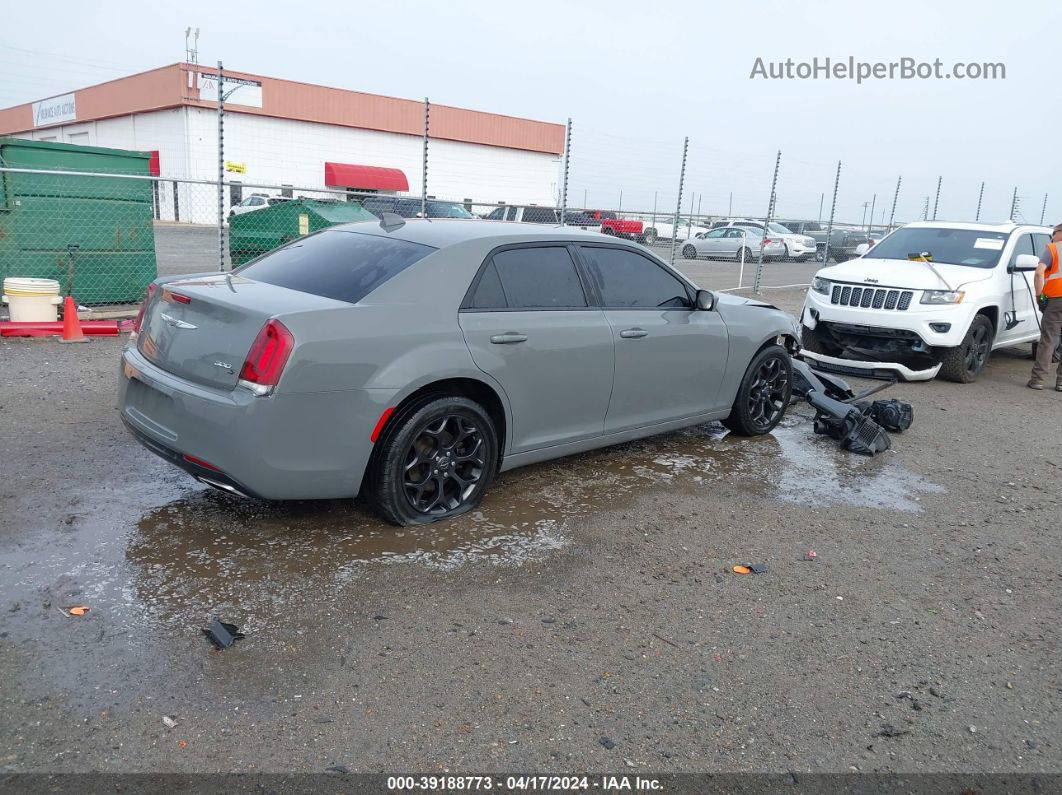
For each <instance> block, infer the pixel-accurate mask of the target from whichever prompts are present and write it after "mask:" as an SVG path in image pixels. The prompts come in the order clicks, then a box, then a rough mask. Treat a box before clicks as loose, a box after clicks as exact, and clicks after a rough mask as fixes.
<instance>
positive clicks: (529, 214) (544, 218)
mask: <svg viewBox="0 0 1062 795" xmlns="http://www.w3.org/2000/svg"><path fill="white" fill-rule="evenodd" d="M559 220H560V219H559V218H558V217H557V211H556V210H548V209H546V208H544V207H527V208H525V209H524V222H525V223H528V224H555V223H558V222H559Z"/></svg>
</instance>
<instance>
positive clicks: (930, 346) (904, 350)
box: [800, 221, 1050, 383]
mask: <svg viewBox="0 0 1062 795" xmlns="http://www.w3.org/2000/svg"><path fill="white" fill-rule="evenodd" d="M1049 235H1050V230H1049V229H1048V228H1047V227H1042V226H1033V225H1024V224H1016V223H1006V224H966V223H944V222H937V221H929V222H919V223H914V224H909V225H908V226H904V227H902V228H900V229H897V230H896V231H894V232H893V233H892V234H890V235H888V236H887V237H885V238H884V239H883V240H882V241H881V242H879V243H877V244H876V245H875V246H874V247H873V248H872V249H869V250H867V247H866V246H865V245H864V246H860V249H862V251H859V252H858V253H860V254H861V256H859V257H858V258H857V259H853V260H849V261H848V262H845V263H842V264H838V265H833V266H831V267H828V268H822V269H821V270H819V271H818V273H816V274H815V278H814V280H813V281H812V284H811V289H810V290H808V294H807V297H806V298H805V299H804V308H803V310H802V312H801V315H800V319H801V325H802V337H803V338H802V343H803V347H804V350H805V352H806V353H807V354H808V355H809V357H810V358H813V359H815V360H817V361H818V362H819V363H820V364H821V365H823V366H824V367H826V368H827V369H834V370H836V371H838V372H846V373H850V374H859V373H862V374H866V375H871V376H874V377H888V376H889V375H890V374H891V375H897V376H899V377H900V378H903V379H905V380H912V381H913V380H928V379H931V378H933V377H935V376H936V375H937V374H938V372H939V374H940V376H941V377H942V378H946V379H948V380H950V381H959V382H962V383H969V382H970V381H974V380H975V379H976V378H977V377H978V376H979V375H980V374H981V371H982V370H983V369H984V366H985V363H986V362H987V361H988V357H989V355H990V354H991V352H992V351H993V350H995V349H997V348H1006V347H1009V346H1013V345H1019V344H1021V343H1026V342H1035V341H1036V340H1038V339H1039V337H1040V312H1039V309H1038V307H1037V302H1036V298H1035V296H1034V295H1033V290H1032V272H1033V271H1035V270H1036V263H1037V261H1038V260H1039V254H1040V252H1042V251H1043V249H1044V246H1046V245H1047V242H1048V240H1049Z"/></svg>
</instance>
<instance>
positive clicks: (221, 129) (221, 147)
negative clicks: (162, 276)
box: [218, 61, 225, 271]
mask: <svg viewBox="0 0 1062 795" xmlns="http://www.w3.org/2000/svg"><path fill="white" fill-rule="evenodd" d="M218 270H219V271H223V270H225V69H224V67H223V66H222V65H221V61H218Z"/></svg>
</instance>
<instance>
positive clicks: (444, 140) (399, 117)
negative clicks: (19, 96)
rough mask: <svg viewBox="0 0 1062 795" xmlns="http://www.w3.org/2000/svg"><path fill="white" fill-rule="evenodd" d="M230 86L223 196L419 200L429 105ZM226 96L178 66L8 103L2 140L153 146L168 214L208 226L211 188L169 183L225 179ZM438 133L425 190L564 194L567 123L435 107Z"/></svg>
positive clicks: (235, 77) (500, 196)
mask: <svg viewBox="0 0 1062 795" xmlns="http://www.w3.org/2000/svg"><path fill="white" fill-rule="evenodd" d="M223 90H224V92H225V93H226V94H228V96H227V98H226V100H225V124H224V129H225V149H224V154H225V164H226V172H227V173H226V180H227V181H231V182H237V181H238V182H239V183H240V184H237V185H236V186H234V187H233V188H231V189H230V190H228V191H226V197H225V198H226V202H227V203H231V202H233V200H235V201H239V199H240V197H241V194H243V195H245V194H247V193H249V192H263V193H279V192H287V190H286V188H282V187H281V186H293V192H294V193H295V195H299V194H300V193H306V192H307V190H306V189H328V190H334V191H339V192H342V191H344V190H366V191H381V192H392V193H406V192H408V193H411V194H413V195H416V196H419V195H420V193H421V174H422V158H423V148H422V146H423V131H424V103H423V102H419V101H415V100H406V99H396V98H393V97H384V96H379V95H375V94H366V93H362V92H358V91H347V90H343V89H337V88H328V87H325V86H317V85H310V84H306V83H296V82H293V81H289V80H278V79H276V78H270V77H263V76H259V75H251V74H246V73H242V72H232V73H230V72H228V71H227V70H226V72H225V83H224V86H223ZM229 92H231V94H230V93H229ZM217 96H218V85H217V71H216V70H210V69H204V67H202V66H201V65H196V64H188V63H177V64H171V65H169V66H164V67H161V68H159V69H154V70H151V71H149V72H143V73H141V74H136V75H131V76H129V77H124V78H120V79H118V80H112V81H110V82H108V83H102V84H100V85H95V86H90V87H88V88H84V89H80V90H78V91H74V92H72V93H70V94H65V95H63V96H60V97H52V98H50V99H45V100H41V101H39V102H32V103H27V104H24V105H18V106H15V107H12V108H6V109H3V110H0V135H7V136H14V137H18V138H31V139H36V140H43V141H61V142H65V143H75V144H86V145H91V146H105V147H114V148H118V149H133V150H140V151H151V152H156V153H157V157H156V158H155V160H154V161H153V172H154V173H156V174H157V175H158V176H161V177H163V178H167V179H165V180H164V181H162V182H160V186H159V190H160V195H159V202H158V204H159V215H160V217H161V218H162V219H164V220H174V218H175V217H176V219H177V220H181V221H193V222H202V223H211V222H212V221H213V219H214V218H215V217H216V213H217V204H216V202H217V199H216V193H215V192H214V189H213V187H211V186H209V185H195V184H188V183H176V182H173V180H180V179H191V180H205V181H216V179H217V171H218V148H217V147H218V129H217ZM429 129H430V139H431V141H430V147H429V159H428V193H429V195H432V196H435V197H437V198H440V199H454V200H458V201H466V200H471V201H474V202H505V203H508V204H544V205H553V204H555V203H556V202H557V196H558V193H559V191H558V182H559V172H560V163H561V155H562V152H563V149H564V125H562V124H552V123H548V122H541V121H533V120H530V119H519V118H514V117H512V116H502V115H498V114H494V113H484V112H481V111H473V110H466V109H462V108H454V107H449V106H445V105H431V107H430V126H429ZM255 185H267V186H271V187H269V188H265V189H262V188H257V187H244V186H255ZM175 189H176V191H177V193H176V195H174V190H175ZM300 189H302V190H301V191H300ZM322 195H323V194H322ZM335 195H342V193H337V194H335Z"/></svg>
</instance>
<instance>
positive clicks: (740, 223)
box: [713, 218, 816, 262]
mask: <svg viewBox="0 0 1062 795" xmlns="http://www.w3.org/2000/svg"><path fill="white" fill-rule="evenodd" d="M713 226H715V225H714V224H713ZM722 226H736V227H741V228H744V229H756V230H758V231H759V233H760V234H761V235H762V234H763V229H764V227H763V221H754V220H751V219H747V218H735V219H733V220H729V221H726V222H724V223H723V224H722ZM715 228H718V227H715ZM767 235H768V236H769V237H770V238H772V239H775V240H780V241H781V242H782V245H783V249H784V251H783V253H782V257H783V258H784V259H791V260H795V261H797V262H803V261H804V260H808V259H811V258H812V257H813V256H815V250H816V249H815V238H813V237H811V236H810V235H805V234H801V233H798V232H793V231H790V229H789V228H788V227H786V226H784V225H783V224H780V223H777V222H775V221H771V223H770V224H768V225H767Z"/></svg>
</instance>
